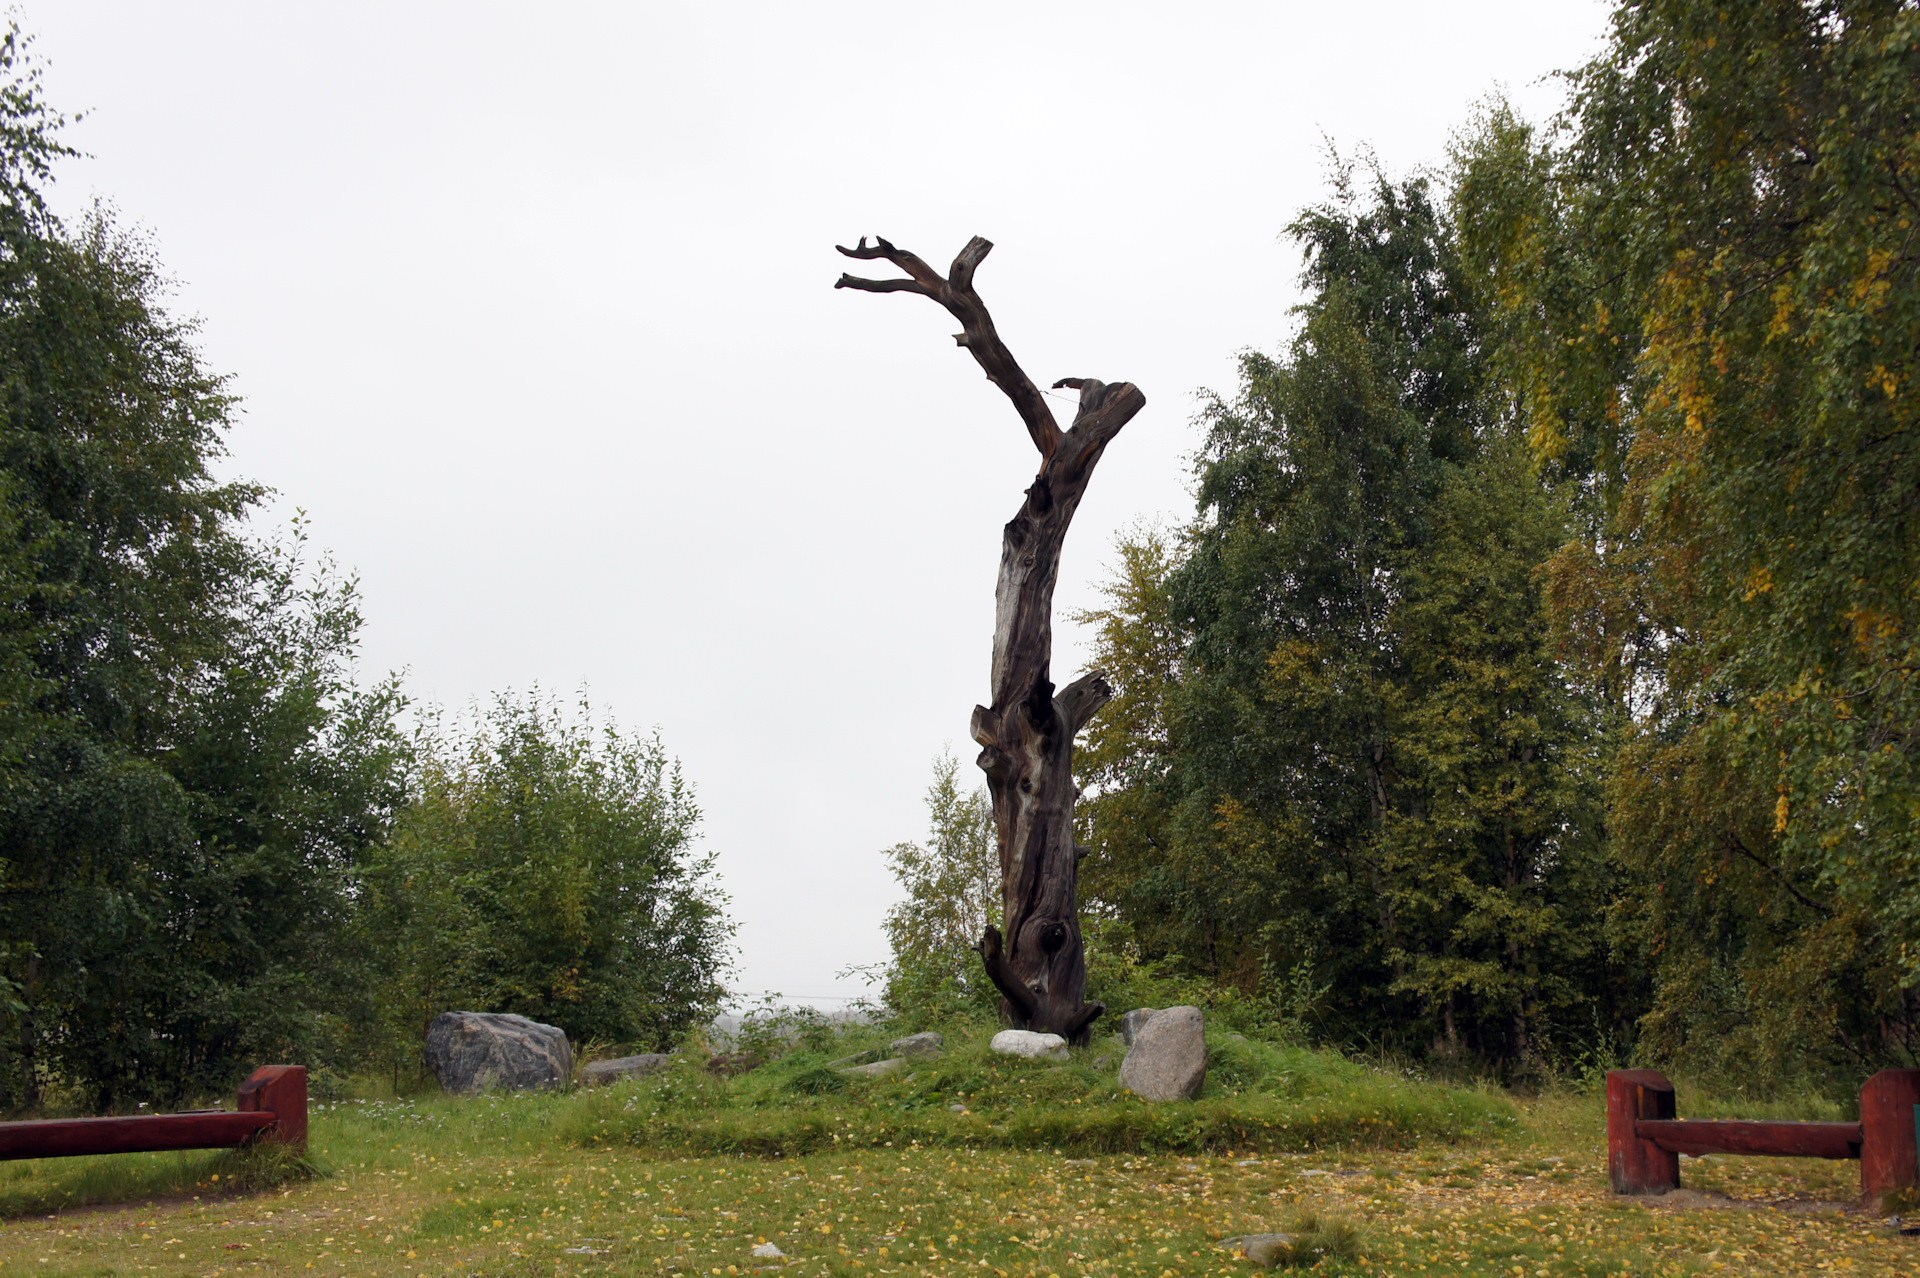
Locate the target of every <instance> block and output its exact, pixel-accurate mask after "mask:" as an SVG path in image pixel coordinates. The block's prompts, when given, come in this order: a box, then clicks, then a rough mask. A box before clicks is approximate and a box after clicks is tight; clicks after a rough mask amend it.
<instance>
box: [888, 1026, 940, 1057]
mask: <svg viewBox="0 0 1920 1278" xmlns="http://www.w3.org/2000/svg"><path fill="white" fill-rule="evenodd" d="M946 1045H947V1040H946V1038H945V1037H944V1036H943V1035H940V1034H936V1033H934V1032H933V1031H932V1030H929V1031H927V1032H926V1033H925V1034H909V1035H907V1036H906V1037H905V1038H896V1039H894V1040H893V1042H891V1043H889V1044H887V1050H888V1051H890V1052H892V1053H893V1054H894V1055H895V1056H938V1055H939V1054H940V1049H941V1048H943V1047H945V1046H946Z"/></svg>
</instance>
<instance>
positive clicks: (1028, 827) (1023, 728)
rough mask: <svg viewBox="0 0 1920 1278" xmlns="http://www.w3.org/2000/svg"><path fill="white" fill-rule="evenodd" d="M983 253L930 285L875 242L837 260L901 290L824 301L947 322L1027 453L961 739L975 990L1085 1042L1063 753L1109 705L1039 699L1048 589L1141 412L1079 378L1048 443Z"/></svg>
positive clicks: (1067, 760) (1019, 1017)
mask: <svg viewBox="0 0 1920 1278" xmlns="http://www.w3.org/2000/svg"><path fill="white" fill-rule="evenodd" d="M992 248H993V245H992V244H990V243H988V242H987V241H986V240H983V239H981V238H980V237H979V236H975V237H974V238H973V239H972V240H969V241H968V242H967V246H966V247H965V248H963V249H961V250H960V255H959V256H958V257H956V258H954V260H953V266H952V267H951V268H950V269H949V270H948V272H947V274H946V275H945V276H944V277H943V276H941V275H940V274H939V273H938V272H936V271H934V270H933V268H931V267H930V266H928V265H927V264H926V263H925V262H923V261H922V260H921V259H920V258H918V257H916V256H914V255H913V254H912V253H908V252H906V251H904V250H901V249H897V248H895V247H894V246H893V245H891V244H889V243H888V242H887V241H885V240H882V239H876V240H875V241H874V244H873V246H872V247H868V245H867V241H866V240H865V239H862V240H861V241H860V244H859V246H858V247H857V248H850V249H849V248H842V249H840V252H841V253H843V254H845V255H846V256H848V257H852V258H859V259H862V260H872V259H880V258H884V259H885V260H886V261H889V262H891V263H893V265H895V266H897V267H899V268H900V269H901V270H902V271H904V272H906V275H907V278H905V279H888V280H868V279H857V278H855V277H853V276H851V275H842V276H841V277H840V280H839V282H838V283H837V284H835V285H834V287H835V288H855V289H863V290H865V291H867V292H871V293H919V294H922V295H923V296H926V297H931V298H932V299H934V300H935V301H937V302H939V303H940V304H941V305H942V306H944V307H946V308H947V310H948V311H949V312H950V313H951V314H952V315H953V317H954V318H955V319H957V320H959V321H960V326H961V331H960V332H959V333H956V334H955V335H954V340H955V341H956V342H958V343H959V344H960V345H961V346H964V347H966V348H967V351H968V352H969V353H970V354H971V355H972V356H973V357H974V359H975V360H976V361H977V362H978V363H979V365H980V367H981V368H982V369H984V370H985V372H986V374H987V378H988V380H990V381H991V382H993V384H994V385H995V386H997V387H999V388H1000V390H1001V391H1002V393H1004V394H1005V395H1006V397H1007V398H1008V399H1009V400H1011V401H1012V403H1013V407H1014V410H1015V411H1016V412H1018V413H1019V414H1020V419H1021V421H1022V422H1024V423H1025V425H1026V428H1027V434H1028V435H1029V436H1030V437H1031V438H1032V440H1033V444H1034V447H1035V448H1036V449H1038V450H1039V453H1040V472H1039V474H1038V475H1036V476H1035V477H1034V481H1033V484H1032V486H1031V487H1029V488H1028V489H1027V494H1026V500H1025V501H1024V502H1022V503H1021V506H1020V510H1019V513H1017V514H1016V515H1014V517H1013V519H1012V520H1011V521H1009V522H1008V524H1007V526H1006V532H1005V536H1004V538H1003V540H1002V543H1001V551H1000V576H999V580H998V582H997V583H996V585H995V588H994V602H995V615H994V628H993V681H992V687H993V704H992V705H991V706H975V707H974V710H973V724H972V735H973V739H974V740H975V741H976V742H978V743H979V746H980V758H979V763H980V767H981V769H982V770H983V771H984V772H985V773H986V774H987V792H988V794H989V795H990V796H991V797H992V800H993V821H994V827H995V829H996V830H997V832H998V835H999V844H1000V872H1001V892H1002V909H1003V913H1002V916H1001V917H1002V919H1003V920H1004V922H1005V924H1006V931H1005V933H1004V934H1003V933H1002V932H1001V930H1000V929H999V928H995V927H988V928H987V930H986V934H985V935H984V936H983V937H982V938H981V940H980V946H979V950H980V957H981V960H982V962H983V963H984V964H985V966H986V971H987V976H988V977H989V978H990V979H991V980H992V981H993V983H994V985H995V986H996V987H997V988H998V989H999V990H1000V993H1001V995H1002V999H1003V1002H1002V1008H1003V1010H1004V1011H1005V1013H1006V1016H1007V1019H1008V1020H1009V1021H1010V1022H1011V1023H1012V1024H1013V1025H1015V1026H1017V1027H1019V1028H1021V1029H1032V1030H1040V1031H1044V1032H1048V1033H1054V1034H1059V1035H1062V1036H1063V1037H1065V1038H1066V1039H1067V1040H1068V1041H1069V1042H1075V1043H1079V1042H1085V1041H1086V1039H1087V1037H1088V1032H1089V1029H1090V1027H1091V1026H1092V1024H1093V1022H1094V1020H1095V1019H1096V1018H1098V1017H1099V1015H1100V1013H1101V1012H1103V1011H1105V1010H1106V1009H1105V1008H1104V1007H1103V1006H1102V1005H1100V1004H1099V1003H1088V1002H1087V1001H1086V990H1087V963H1086V952H1085V950H1084V948H1083V946H1082V943H1081V937H1080V872H1079V861H1080V857H1081V855H1082V850H1081V849H1080V848H1079V847H1077V846H1076V845H1075V843H1074V841H1073V806H1074V801H1075V799H1076V798H1078V796H1079V791H1078V790H1077V789H1076V788H1075V786H1074V784H1073V740H1074V737H1075V736H1076V735H1077V734H1078V733H1079V731H1080V729H1081V728H1083V727H1085V726H1086V724H1087V722H1088V721H1089V720H1090V719H1092V718H1093V716H1094V714H1095V713H1096V712H1097V711H1098V710H1099V709H1100V707H1101V706H1103V705H1105V704H1106V703H1107V701H1108V700H1109V699H1110V698H1111V697H1112V696H1113V691H1112V689H1111V688H1109V687H1108V686H1107V682H1106V679H1105V678H1104V677H1103V676H1102V675H1101V674H1100V672H1098V671H1094V672H1091V673H1089V674H1086V675H1083V676H1081V677H1080V678H1078V679H1076V680H1074V681H1073V682H1072V683H1070V684H1068V685H1067V686H1066V687H1064V688H1059V689H1056V688H1055V687H1054V685H1053V675H1052V662H1053V587H1054V582H1055V580H1056V578H1057V577H1058V576H1059V570H1060V550H1061V547H1062V545H1064V544H1065V542H1066V537H1067V528H1068V526H1069V525H1070V524H1071V523H1072V522H1073V513H1074V511H1075V510H1076V509H1078V507H1079V505H1080V498H1081V496H1082V495H1083V494H1084V493H1085V492H1086V489H1087V482H1088V481H1089V480H1090V479H1091V478H1092V477H1093V468H1094V467H1095V466H1096V465H1098V464H1099V461H1100V455H1101V453H1102V452H1104V451H1105V449H1106V447H1107V444H1108V443H1109V442H1111V441H1112V439H1113V437H1114V436H1115V435H1117V434H1119V433H1120V428H1121V427H1123V426H1125V425H1126V424H1127V422H1128V421H1130V420H1131V419H1132V418H1133V416H1134V414H1136V413H1138V412H1139V411H1140V409H1141V408H1142V407H1143V406H1144V405H1145V404H1146V397H1145V396H1144V395H1142V394H1141V393H1140V392H1139V390H1137V389H1136V388H1135V387H1134V386H1133V385H1132V384H1131V383H1127V382H1122V383H1119V384H1116V385H1108V384H1107V383H1104V382H1100V381H1096V380H1094V379H1092V378H1085V377H1066V378H1062V379H1061V380H1059V381H1057V382H1055V383H1054V387H1055V388H1056V389H1059V388H1062V387H1064V388H1067V389H1071V390H1075V391H1078V392H1079V394H1080V407H1079V411H1078V412H1077V413H1076V414H1075V415H1074V420H1073V425H1072V426H1071V427H1070V428H1069V429H1067V430H1065V431H1062V430H1061V429H1060V426H1059V423H1058V422H1057V421H1055V420H1054V416H1053V411H1052V409H1051V408H1049V407H1048V405H1047V401H1046V397H1045V396H1044V395H1042V394H1041V392H1040V389H1039V387H1037V386H1036V385H1034V383H1033V382H1032V381H1031V380H1030V379H1029V378H1028V377H1027V375H1026V373H1024V372H1022V371H1021V369H1020V365H1019V364H1018V363H1017V362H1016V361H1015V360H1014V358H1013V355H1012V353H1011V352H1009V351H1008V350H1007V348H1006V346H1005V344H1004V343H1002V342H1001V340H1000V336H999V334H998V333H996V332H995V331H994V327H993V320H992V318H991V317H990V316H989V315H988V314H987V308H986V306H985V305H984V304H982V302H981V301H980V297H979V295H978V294H977V293H975V292H974V290H973V273H974V270H975V268H976V267H978V266H979V265H980V262H981V260H982V259H983V258H985V257H986V255H987V253H988V252H989V251H990V250H991V249H992Z"/></svg>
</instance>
